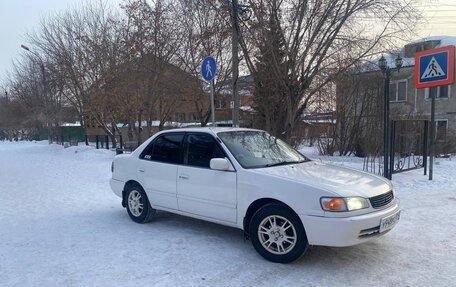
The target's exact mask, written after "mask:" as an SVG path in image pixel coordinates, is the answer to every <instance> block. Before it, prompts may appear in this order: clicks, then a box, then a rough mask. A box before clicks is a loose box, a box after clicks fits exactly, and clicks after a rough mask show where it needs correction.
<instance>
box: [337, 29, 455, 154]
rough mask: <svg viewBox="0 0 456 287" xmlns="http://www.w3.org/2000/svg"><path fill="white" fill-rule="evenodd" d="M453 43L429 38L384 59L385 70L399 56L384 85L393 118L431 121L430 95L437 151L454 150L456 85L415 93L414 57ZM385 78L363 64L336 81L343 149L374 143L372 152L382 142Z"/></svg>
mask: <svg viewBox="0 0 456 287" xmlns="http://www.w3.org/2000/svg"><path fill="white" fill-rule="evenodd" d="M447 45H456V37H429V38H424V39H419V40H417V41H414V42H411V43H409V44H407V45H405V46H404V47H403V48H402V49H400V50H399V51H397V52H396V53H391V54H389V55H385V57H386V59H387V61H388V62H389V66H390V67H395V65H394V59H395V58H396V57H397V56H398V55H400V56H401V57H402V58H403V67H402V68H401V69H400V70H399V71H394V72H393V73H392V74H391V81H390V86H389V94H390V98H389V103H390V117H391V119H392V120H417V121H418V120H430V115H431V100H430V99H431V96H432V95H435V98H436V106H435V111H436V113H435V119H436V139H437V152H456V146H455V137H456V85H455V84H452V85H448V86H440V87H433V88H426V89H415V86H414V66H415V63H414V56H415V53H417V52H421V51H425V50H430V49H434V48H439V47H443V46H447ZM383 99H384V77H383V75H382V74H381V72H380V71H379V68H378V67H377V66H376V65H375V64H374V63H372V64H369V65H362V66H360V67H357V68H356V69H354V70H352V71H351V73H350V74H346V75H344V76H343V77H341V78H339V79H338V82H337V113H338V129H339V135H340V137H341V138H342V140H343V141H345V142H347V145H348V146H349V145H351V146H352V147H353V146H357V145H363V144H364V143H363V141H367V140H366V138H370V139H374V141H376V142H377V144H376V145H375V146H374V147H372V148H373V149H380V148H381V145H382V144H383V140H382V137H383Z"/></svg>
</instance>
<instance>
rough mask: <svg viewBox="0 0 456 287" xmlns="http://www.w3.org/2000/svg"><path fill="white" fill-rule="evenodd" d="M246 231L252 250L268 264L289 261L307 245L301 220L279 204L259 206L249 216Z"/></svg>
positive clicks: (302, 251)
mask: <svg viewBox="0 0 456 287" xmlns="http://www.w3.org/2000/svg"><path fill="white" fill-rule="evenodd" d="M249 229H250V230H249V234H250V237H251V240H252V244H253V247H255V249H256V251H257V252H258V253H259V254H260V255H261V256H263V257H264V258H265V259H267V260H269V261H272V262H278V263H289V262H292V261H294V260H296V259H298V258H299V257H301V256H302V255H303V254H304V252H305V251H306V250H307V247H308V246H309V245H308V242H307V236H306V233H305V230H304V227H303V226H302V223H301V220H300V219H299V217H298V216H297V215H296V214H295V213H294V212H293V211H291V210H290V209H289V208H287V207H286V206H284V205H282V204H277V203H271V204H267V205H265V206H263V207H261V208H260V209H259V210H258V211H257V212H255V214H254V215H253V217H252V220H251V221H250V228H249Z"/></svg>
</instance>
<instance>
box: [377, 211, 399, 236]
mask: <svg viewBox="0 0 456 287" xmlns="http://www.w3.org/2000/svg"><path fill="white" fill-rule="evenodd" d="M400 217H401V212H400V211H399V212H397V213H395V214H393V215H390V216H388V217H385V218H382V220H381V221H380V233H382V232H384V231H387V230H390V229H391V228H393V226H394V225H396V223H397V222H398V221H399V218H400Z"/></svg>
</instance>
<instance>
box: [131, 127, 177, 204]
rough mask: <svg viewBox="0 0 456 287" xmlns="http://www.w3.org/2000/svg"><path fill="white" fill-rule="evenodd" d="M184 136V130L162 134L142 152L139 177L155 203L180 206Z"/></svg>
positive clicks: (150, 199) (151, 200)
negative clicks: (178, 184) (179, 173)
mask: <svg viewBox="0 0 456 287" xmlns="http://www.w3.org/2000/svg"><path fill="white" fill-rule="evenodd" d="M183 138H184V134H183V133H180V134H177V133H167V134H163V135H161V136H159V137H157V138H156V139H154V140H153V141H152V142H151V143H150V144H149V146H148V147H147V148H145V149H144V151H143V152H142V153H141V155H140V156H139V164H138V179H139V181H140V182H141V184H142V186H143V187H144V189H145V191H146V194H147V197H148V198H149V201H150V203H151V205H152V206H153V207H165V208H169V209H175V210H177V209H178V208H177V189H176V188H177V187H176V177H177V165H178V164H180V163H181V162H182V157H181V145H182V140H183Z"/></svg>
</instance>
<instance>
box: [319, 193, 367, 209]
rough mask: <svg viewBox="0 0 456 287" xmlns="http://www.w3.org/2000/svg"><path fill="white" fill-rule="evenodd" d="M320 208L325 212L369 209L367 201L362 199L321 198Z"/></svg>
mask: <svg viewBox="0 0 456 287" xmlns="http://www.w3.org/2000/svg"><path fill="white" fill-rule="evenodd" d="M320 204H321V208H322V209H323V210H325V211H336V212H343V211H354V210H360V209H364V208H368V207H369V202H368V201H367V199H365V198H362V197H322V198H321V199H320Z"/></svg>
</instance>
